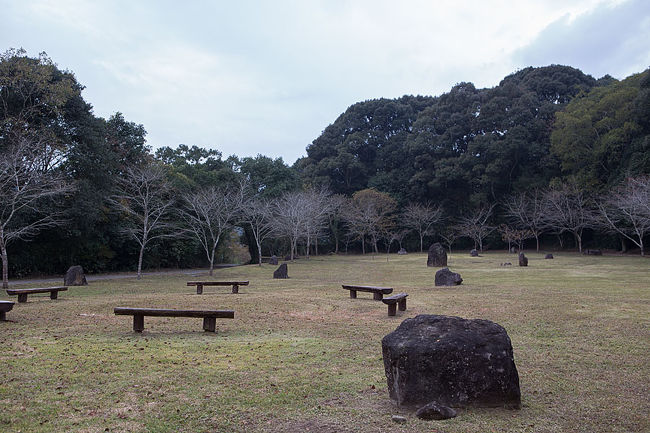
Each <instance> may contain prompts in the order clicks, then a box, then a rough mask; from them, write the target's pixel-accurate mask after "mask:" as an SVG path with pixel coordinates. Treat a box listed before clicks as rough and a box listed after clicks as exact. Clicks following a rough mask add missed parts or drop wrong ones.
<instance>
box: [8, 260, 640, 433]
mask: <svg viewBox="0 0 650 433" xmlns="http://www.w3.org/2000/svg"><path fill="white" fill-rule="evenodd" d="M529 256H530V264H529V267H528V268H519V267H517V266H513V267H506V268H504V267H500V266H499V264H500V263H501V262H505V261H510V262H513V263H516V257H514V256H512V255H507V254H498V253H494V254H489V253H488V254H485V256H484V257H480V258H470V257H469V256H468V255H467V254H466V253H461V254H454V255H453V256H452V257H451V258H450V261H449V264H450V267H451V268H452V270H454V271H457V272H460V273H461V275H462V276H463V279H464V283H463V285H462V286H459V287H455V288H436V287H434V286H433V274H434V272H435V270H434V269H431V268H427V267H426V266H425V263H426V257H425V256H423V255H419V254H410V255H408V256H396V255H392V256H391V257H390V261H389V262H386V258H385V256H383V255H378V256H376V257H374V258H372V257H371V256H365V257H361V256H349V257H317V258H312V259H311V260H309V261H306V260H298V261H297V262H296V263H290V264H289V276H290V277H291V278H290V279H289V280H273V279H272V278H271V275H272V273H273V270H274V268H275V267H272V266H269V265H264V266H262V267H261V268H260V267H258V266H242V267H237V268H230V269H223V270H219V271H217V275H216V276H215V278H227V279H230V278H236V279H249V280H250V285H249V286H243V287H240V294H239V295H232V294H230V293H229V288H212V287H206V288H205V291H204V294H203V295H196V294H193V293H195V292H194V288H192V287H186V286H185V281H186V280H187V279H188V277H187V276H181V275H178V276H156V277H148V278H145V279H143V280H141V281H137V280H135V279H128V280H114V281H101V282H96V283H93V284H92V285H91V286H88V287H75V288H70V290H69V291H68V292H63V293H61V294H60V299H59V300H57V301H50V300H49V298H47V297H36V296H34V297H30V298H29V302H28V303H27V304H20V305H18V304H16V306H15V308H14V310H13V311H11V312H9V313H8V318H9V319H10V321H9V322H6V323H0V328H1V329H2V337H0V343H1V344H2V349H0V362H2V364H1V365H2V367H0V382H1V385H0V431H7V432H17V431H22V432H52V431H57V432H59V431H60V432H70V431H74V432H83V431H104V430H105V429H109V431H113V432H145V431H156V432H215V431H220V432H228V431H233V432H240V431H241V432H244V431H245V432H254V431H280V432H282V431H285V432H293V431H301V432H307V431H309V432H341V431H350V432H382V431H385V432H388V431H390V432H412V431H415V432H418V431H423V432H424V431H427V432H430V431H439V432H490V431H494V432H504V431H511V432H521V431H524V432H525V431H530V432H566V431H584V432H645V431H650V421H649V419H648V417H649V416H648V414H649V413H650V403H649V401H650V400H649V397H648V395H649V392H648V391H649V389H648V388H649V387H648V384H649V380H648V377H649V374H650V366H649V363H648V353H649V351H648V349H649V348H650V338H649V336H650V335H649V334H650V332H649V329H650V328H649V326H648V325H649V324H650V317H649V316H650V315H649V314H648V313H649V312H650V261H649V260H648V259H643V258H640V257H583V256H578V255H571V254H559V255H556V259H555V260H543V255H538V254H529ZM192 279H194V278H192ZM345 282H351V283H355V282H356V283H364V284H375V285H386V286H392V287H394V288H395V291H396V292H400V291H405V292H407V293H409V298H408V310H407V311H406V312H405V313H402V314H400V313H398V316H397V317H388V316H387V315H386V306H385V305H384V304H382V303H379V302H376V301H373V300H372V295H370V294H364V293H359V298H358V299H356V300H351V299H349V297H348V292H347V291H344V290H343V289H342V288H341V287H340V284H341V283H345ZM2 298H3V299H8V297H7V296H3V297H2ZM115 306H150V307H170V308H217V309H225V308H227V309H234V310H235V312H236V313H235V319H234V320H218V321H217V334H216V335H214V334H210V333H204V332H203V331H202V330H201V321H200V319H186V318H150V317H148V318H145V332H144V333H143V334H142V335H137V334H134V333H133V332H132V331H131V326H132V323H131V318H130V317H128V316H115V315H113V314H112V310H113V307H115ZM417 314H449V315H457V316H462V317H466V318H485V319H489V320H493V321H495V322H498V323H499V324H501V325H503V326H504V327H505V328H506V330H507V331H508V333H509V335H510V338H511V339H512V342H513V347H514V353H515V361H516V364H517V368H518V370H519V376H520V382H521V389H522V402H523V405H524V407H523V409H522V410H521V411H509V410H483V409H481V410H479V409H472V410H466V411H463V412H462V413H461V414H460V416H459V417H457V418H455V419H452V420H447V421H438V422H435V421H433V422H424V421H420V420H418V419H416V418H415V417H414V416H413V415H412V414H410V413H406V412H404V411H402V410H400V409H399V408H396V407H394V406H392V404H391V403H390V402H389V400H388V395H387V391H386V381H385V377H384V371H383V363H382V357H381V338H382V337H383V336H384V335H386V334H387V333H389V332H390V331H392V330H393V329H395V327H396V326H397V325H398V324H399V323H400V322H401V321H402V320H403V319H404V318H406V317H414V316H415V315H417ZM398 413H400V414H404V415H406V416H407V417H408V423H407V424H406V425H403V426H402V425H397V424H394V423H393V422H392V421H391V419H390V415H391V414H398Z"/></svg>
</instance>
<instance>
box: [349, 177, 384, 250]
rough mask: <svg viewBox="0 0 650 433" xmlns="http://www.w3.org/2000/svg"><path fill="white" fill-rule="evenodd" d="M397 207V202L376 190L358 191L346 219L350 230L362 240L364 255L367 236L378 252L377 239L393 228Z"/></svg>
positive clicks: (350, 204) (351, 202)
mask: <svg viewBox="0 0 650 433" xmlns="http://www.w3.org/2000/svg"><path fill="white" fill-rule="evenodd" d="M395 207H396V203H395V200H394V199H393V198H392V197H391V196H390V195H388V194H386V193H383V192H379V191H375V190H374V189H364V190H361V191H357V192H355V193H354V195H353V196H352V200H351V201H350V203H349V206H347V207H346V209H345V211H344V218H345V220H346V222H347V224H348V228H349V230H350V231H351V232H352V233H354V234H356V235H357V236H358V238H359V239H360V240H361V250H362V252H363V253H364V254H365V252H366V249H365V238H366V236H369V237H370V238H371V240H372V243H373V248H374V252H375V253H376V252H378V250H377V239H378V238H379V236H380V234H381V232H382V231H385V230H388V229H390V228H391V227H392V225H393V218H392V213H393V211H394V210H395Z"/></svg>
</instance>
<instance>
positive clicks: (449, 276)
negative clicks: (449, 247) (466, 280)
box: [435, 268, 463, 286]
mask: <svg viewBox="0 0 650 433" xmlns="http://www.w3.org/2000/svg"><path fill="white" fill-rule="evenodd" d="M435 281H436V286H457V285H459V284H460V283H462V282H463V279H462V278H461V277H460V274H457V273H456V272H451V271H450V270H449V268H442V269H440V270H439V271H438V272H436V280H435Z"/></svg>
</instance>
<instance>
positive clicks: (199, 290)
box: [196, 284, 203, 295]
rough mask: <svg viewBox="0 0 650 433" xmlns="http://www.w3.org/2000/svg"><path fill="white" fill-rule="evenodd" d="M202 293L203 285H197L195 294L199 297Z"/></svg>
mask: <svg viewBox="0 0 650 433" xmlns="http://www.w3.org/2000/svg"><path fill="white" fill-rule="evenodd" d="M202 293H203V284H197V285H196V294H197V295H200V294H202Z"/></svg>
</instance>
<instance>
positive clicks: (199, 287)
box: [187, 281, 248, 295]
mask: <svg viewBox="0 0 650 433" xmlns="http://www.w3.org/2000/svg"><path fill="white" fill-rule="evenodd" d="M187 285H188V286H196V294H197V295H200V294H202V293H203V286H232V293H239V286H248V281H188V282H187Z"/></svg>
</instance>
